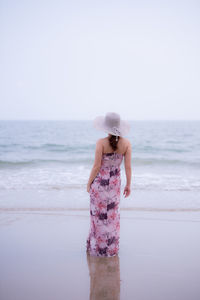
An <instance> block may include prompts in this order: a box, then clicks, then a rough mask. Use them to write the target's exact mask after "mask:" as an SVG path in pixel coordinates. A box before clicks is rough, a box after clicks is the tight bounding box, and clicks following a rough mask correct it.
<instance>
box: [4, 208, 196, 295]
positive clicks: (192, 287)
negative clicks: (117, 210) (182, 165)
mask: <svg viewBox="0 0 200 300" xmlns="http://www.w3.org/2000/svg"><path fill="white" fill-rule="evenodd" d="M88 231H89V212H88V211H79V210H77V211H76V210H62V209H57V210H56V209H47V210H45V208H43V209H39V208H38V209H37V208H35V209H34V210H29V209H28V208H26V209H24V210H23V209H22V208H21V209H14V210H12V209H11V208H10V209H7V210H6V209H4V210H1V211H0V243H1V247H0V299H1V300H32V299H34V300H35V299H37V300H40V299H43V300H44V299H48V300H51V299H57V300H60V299H63V300H64V299H65V300H66V299H70V300H73V299H76V300H79V299H81V300H84V299H96V300H99V299H113V300H116V299H122V300H123V299H128V300H129V299H136V300H140V299H141V300H143V299H153V300H156V299H159V300H160V299H162V300H165V299H166V300H169V299H170V300H171V299H176V300H177V299H181V300H186V299H190V300H197V299H200V284H199V278H200V259H199V253H200V240H199V233H200V213H199V212H184V211H178V212H175V211H173V212H170V211H166V212H163V211H154V212H151V211H147V212H145V211H141V212H140V211H131V210H130V211H126V210H122V211H121V228H120V252H119V255H118V256H116V257H112V258H98V257H97V258H95V257H89V256H88V255H87V253H86V238H87V235H88Z"/></svg>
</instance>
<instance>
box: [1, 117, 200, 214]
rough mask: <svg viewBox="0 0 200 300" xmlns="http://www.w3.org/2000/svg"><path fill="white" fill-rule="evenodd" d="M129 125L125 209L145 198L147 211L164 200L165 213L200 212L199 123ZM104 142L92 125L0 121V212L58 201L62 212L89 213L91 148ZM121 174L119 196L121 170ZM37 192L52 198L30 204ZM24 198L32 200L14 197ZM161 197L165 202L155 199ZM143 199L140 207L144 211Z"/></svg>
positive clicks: (143, 122)
mask: <svg viewBox="0 0 200 300" xmlns="http://www.w3.org/2000/svg"><path fill="white" fill-rule="evenodd" d="M129 122H130V124H131V131H130V133H129V135H127V138H128V139H129V140H130V142H131V144H132V196H130V197H129V198H127V199H129V200H127V199H126V200H125V201H126V205H128V207H132V208H134V207H136V206H137V198H136V199H135V198H134V195H144V193H145V195H149V196H148V199H151V201H150V200H149V202H148V205H150V206H151V207H152V205H153V203H154V204H155V205H153V207H154V208H156V207H157V206H159V205H161V202H162V199H165V200H164V203H165V205H164V206H167V205H168V206H167V207H168V208H177V207H178V208H183V207H185V206H186V207H187V208H191V207H192V208H193V209H199V208H200V121H129ZM105 136H106V133H105V134H104V133H103V132H100V131H97V130H96V129H94V128H93V126H92V121H0V205H1V207H2V206H3V207H7V206H8V204H9V203H10V204H9V205H13V206H17V205H21V204H23V205H25V204H26V203H29V205H30V203H33V202H34V203H37V205H45V204H44V203H48V201H49V203H50V202H51V203H54V204H55V203H56V201H55V197H57V198H56V199H61V198H62V199H63V200H62V201H64V202H62V201H61V202H62V205H65V206H66V207H71V208H73V207H76V208H79V207H80V208H82V207H88V203H89V200H88V194H87V192H86V184H87V180H88V177H89V174H90V170H91V168H92V165H93V160H94V150H95V144H96V140H97V139H98V138H101V137H105ZM121 170H122V172H121V176H122V191H123V187H124V185H125V171H124V166H123V164H122V166H121ZM51 191H52V193H50V192H51ZM35 192H37V193H39V194H40V195H44V194H45V193H46V195H50V194H51V196H46V198H45V199H46V200H45V201H44V202H43V200H41V199H44V197H43V198H40V200H37V199H35V200H33V199H32V198H31V197H32V195H34V193H35ZM23 193H26V195H29V196H28V197H25V198H28V199H30V198H31V199H32V200H28V199H24V197H16V196H15V195H21V194H23ZM10 195H13V196H12V197H11V198H12V200H10ZM52 195H53V196H52ZM55 195H56V196H55ZM61 195H62V196H61ZM67 195H68V196H67ZM69 195H70V197H69ZM153 195H157V196H156V197H154V196H153ZM159 195H165V196H164V198H163V197H162V196H160V198H159ZM168 195H176V196H173V197H171V196H170V197H169V196H168ZM180 195H181V196H180ZM185 195H188V196H187V197H186V196H185ZM59 197H60V198H59ZM145 197H147V196H145ZM22 198H23V199H22ZM67 198H70V199H68V200H67ZM48 199H49V200H48ZM50 199H51V200H50ZM142 199H143V200H142V201H140V203H139V204H138V207H140V206H141V205H143V207H144V206H145V202H144V201H145V200H144V197H142ZM145 199H146V198H145ZM181 199H182V200H181ZM38 201H39V202H38ZM159 201H160V202H159ZM58 202H59V201H57V205H58ZM127 203H128V204H127ZM122 206H123V204H122ZM159 207H160V206H159ZM161 207H163V203H162V205H161Z"/></svg>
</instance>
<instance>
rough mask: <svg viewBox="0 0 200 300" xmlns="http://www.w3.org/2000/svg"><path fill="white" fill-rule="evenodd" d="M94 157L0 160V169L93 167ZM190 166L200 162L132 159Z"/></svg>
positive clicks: (140, 162)
mask: <svg viewBox="0 0 200 300" xmlns="http://www.w3.org/2000/svg"><path fill="white" fill-rule="evenodd" d="M93 159H94V158H93V156H91V155H90V156H88V155H87V156H85V155H81V154H80V155H68V156H67V157H66V158H58V159H51V158H50V159H48V158H47V159H43V158H38V159H27V160H0V168H11V167H30V166H37V165H38V166H39V165H50V164H65V165H68V164H69V165H74V164H75V165H77V164H80V165H87V166H88V165H90V166H91V165H92V163H93ZM148 165H149V166H167V165H169V166H170V165H171V166H180V167H181V166H188V167H189V166H190V167H194V168H199V167H200V161H198V160H197V161H189V160H181V159H170V158H168V159H167V158H139V157H138V158H137V157H134V158H133V159H132V166H133V167H134V166H148Z"/></svg>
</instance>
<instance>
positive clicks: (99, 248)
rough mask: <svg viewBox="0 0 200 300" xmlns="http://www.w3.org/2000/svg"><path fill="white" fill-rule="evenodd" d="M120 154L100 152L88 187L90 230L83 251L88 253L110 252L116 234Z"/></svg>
mask: <svg viewBox="0 0 200 300" xmlns="http://www.w3.org/2000/svg"><path fill="white" fill-rule="evenodd" d="M122 160H123V154H119V153H116V152H113V153H104V154H103V156H102V162H101V168H100V170H99V173H98V174H97V176H96V177H95V179H94V180H93V182H92V184H91V187H90V230H89V235H88V238H87V241H86V249H87V250H86V251H87V253H88V254H90V255H92V256H114V255H116V254H118V251H119V238H120V188H121V176H120V165H121V162H122Z"/></svg>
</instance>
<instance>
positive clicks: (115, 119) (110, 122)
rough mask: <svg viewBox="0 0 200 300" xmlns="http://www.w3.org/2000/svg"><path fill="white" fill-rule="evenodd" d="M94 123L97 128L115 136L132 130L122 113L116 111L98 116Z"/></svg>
mask: <svg viewBox="0 0 200 300" xmlns="http://www.w3.org/2000/svg"><path fill="white" fill-rule="evenodd" d="M93 125H94V127H95V128H96V129H99V130H102V131H104V132H107V133H110V134H112V135H115V136H124V135H126V134H127V133H128V132H129V130H130V125H129V123H128V122H126V121H124V120H121V118H120V115H119V114H117V113H114V112H108V113H107V114H106V115H105V117H104V116H98V117H96V118H95V119H94V121H93Z"/></svg>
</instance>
